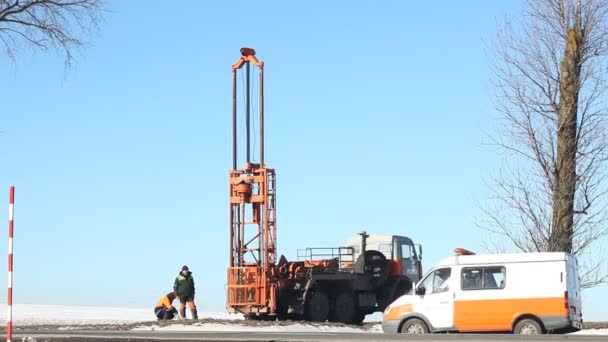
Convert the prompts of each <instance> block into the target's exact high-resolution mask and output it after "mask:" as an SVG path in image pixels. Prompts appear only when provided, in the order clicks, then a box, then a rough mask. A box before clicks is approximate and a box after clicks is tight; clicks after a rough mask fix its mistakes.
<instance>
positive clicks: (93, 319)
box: [0, 304, 243, 326]
mask: <svg viewBox="0 0 608 342" xmlns="http://www.w3.org/2000/svg"><path fill="white" fill-rule="evenodd" d="M3 309H4V310H1V311H0V319H1V320H2V321H3V324H6V306H4V308H3ZM199 316H200V317H199V318H211V319H222V320H235V319H243V317H242V316H241V315H230V314H228V313H212V312H203V313H201V314H200V315H199ZM155 320H156V316H154V309H152V308H147V309H141V308H118V307H103V306H64V305H38V304H14V305H13V324H14V325H16V326H17V325H41V324H50V325H61V324H71V325H84V324H125V323H135V322H145V321H155Z"/></svg>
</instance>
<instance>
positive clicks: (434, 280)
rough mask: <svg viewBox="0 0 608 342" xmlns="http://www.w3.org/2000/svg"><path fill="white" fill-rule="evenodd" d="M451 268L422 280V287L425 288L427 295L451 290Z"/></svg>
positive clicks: (443, 269)
mask: <svg viewBox="0 0 608 342" xmlns="http://www.w3.org/2000/svg"><path fill="white" fill-rule="evenodd" d="M451 273H452V269H451V268H440V269H437V270H435V271H433V273H431V274H429V275H428V276H427V277H426V278H424V280H422V282H421V284H420V286H422V287H424V289H425V290H426V294H432V293H441V292H446V291H448V290H449V288H450V287H449V283H450V275H451Z"/></svg>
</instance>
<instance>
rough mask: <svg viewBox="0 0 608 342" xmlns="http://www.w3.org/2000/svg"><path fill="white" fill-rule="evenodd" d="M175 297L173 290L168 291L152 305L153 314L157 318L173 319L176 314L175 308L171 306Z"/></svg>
mask: <svg viewBox="0 0 608 342" xmlns="http://www.w3.org/2000/svg"><path fill="white" fill-rule="evenodd" d="M175 298H176V295H175V292H170V293H167V294H166V295H164V296H162V297H161V298H160V299H159V300H158V303H156V306H155V307H154V314H155V315H156V317H157V318H158V319H159V320H165V319H166V320H169V319H173V318H174V317H175V315H177V309H175V307H174V306H173V301H174V300H175Z"/></svg>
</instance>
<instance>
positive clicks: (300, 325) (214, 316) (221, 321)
mask: <svg viewBox="0 0 608 342" xmlns="http://www.w3.org/2000/svg"><path fill="white" fill-rule="evenodd" d="M5 308H6V307H4V310H0V320H2V322H1V324H2V325H5V324H6V310H5ZM376 317H378V316H377V315H374V316H373V318H374V319H375V318H376ZM199 318H200V319H201V321H196V322H193V321H185V322H184V323H182V322H180V321H178V320H174V321H171V322H169V324H162V325H160V324H158V323H157V322H156V317H155V316H154V312H153V309H151V308H147V309H139V308H118V307H99V306H63V305H35V304H15V305H13V325H15V326H41V325H53V326H59V327H60V329H74V328H75V326H95V325H120V324H130V325H132V327H131V329H134V330H160V331H267V332H273V331H276V332H284V331H291V332H310V331H315V332H361V333H381V332H382V329H381V327H380V324H379V323H376V324H367V325H365V326H363V327H354V326H346V325H343V324H319V323H304V322H272V323H271V322H255V321H244V320H243V317H242V316H241V315H230V314H228V313H214V312H201V313H199ZM575 334H584V335H608V329H587V330H582V331H579V332H577V333H575Z"/></svg>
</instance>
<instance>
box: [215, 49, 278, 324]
mask: <svg viewBox="0 0 608 342" xmlns="http://www.w3.org/2000/svg"><path fill="white" fill-rule="evenodd" d="M252 64H253V66H254V67H257V68H258V69H259V130H260V131H259V153H260V154H259V162H257V163H254V162H252V156H251V142H252V139H251V96H250V95H251V91H250V84H251V82H250V77H251V65H252ZM243 67H245V77H246V81H245V83H246V87H247V88H246V90H245V93H246V94H245V113H246V114H245V127H246V138H245V141H246V143H245V145H246V151H245V162H244V166H243V168H242V169H237V162H238V158H237V157H238V154H237V152H238V148H237V147H238V146H237V126H238V125H237V123H238V120H237V117H238V115H237V71H238V70H239V69H242V68H243ZM229 175H230V251H231V252H230V263H229V268H228V288H227V290H228V293H227V296H228V298H227V307H228V310H229V311H230V312H240V313H244V314H254V313H255V314H274V312H275V310H276V295H275V293H276V287H277V283H276V279H275V277H274V276H273V272H274V269H275V264H276V247H277V246H276V243H277V242H276V176H275V172H274V170H273V169H271V168H268V167H266V165H265V164H264V62H261V61H259V60H258V59H257V58H256V57H255V50H253V49H251V48H242V49H241V57H240V58H239V60H238V61H237V62H236V63H235V64H233V65H232V170H230V173H229Z"/></svg>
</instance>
